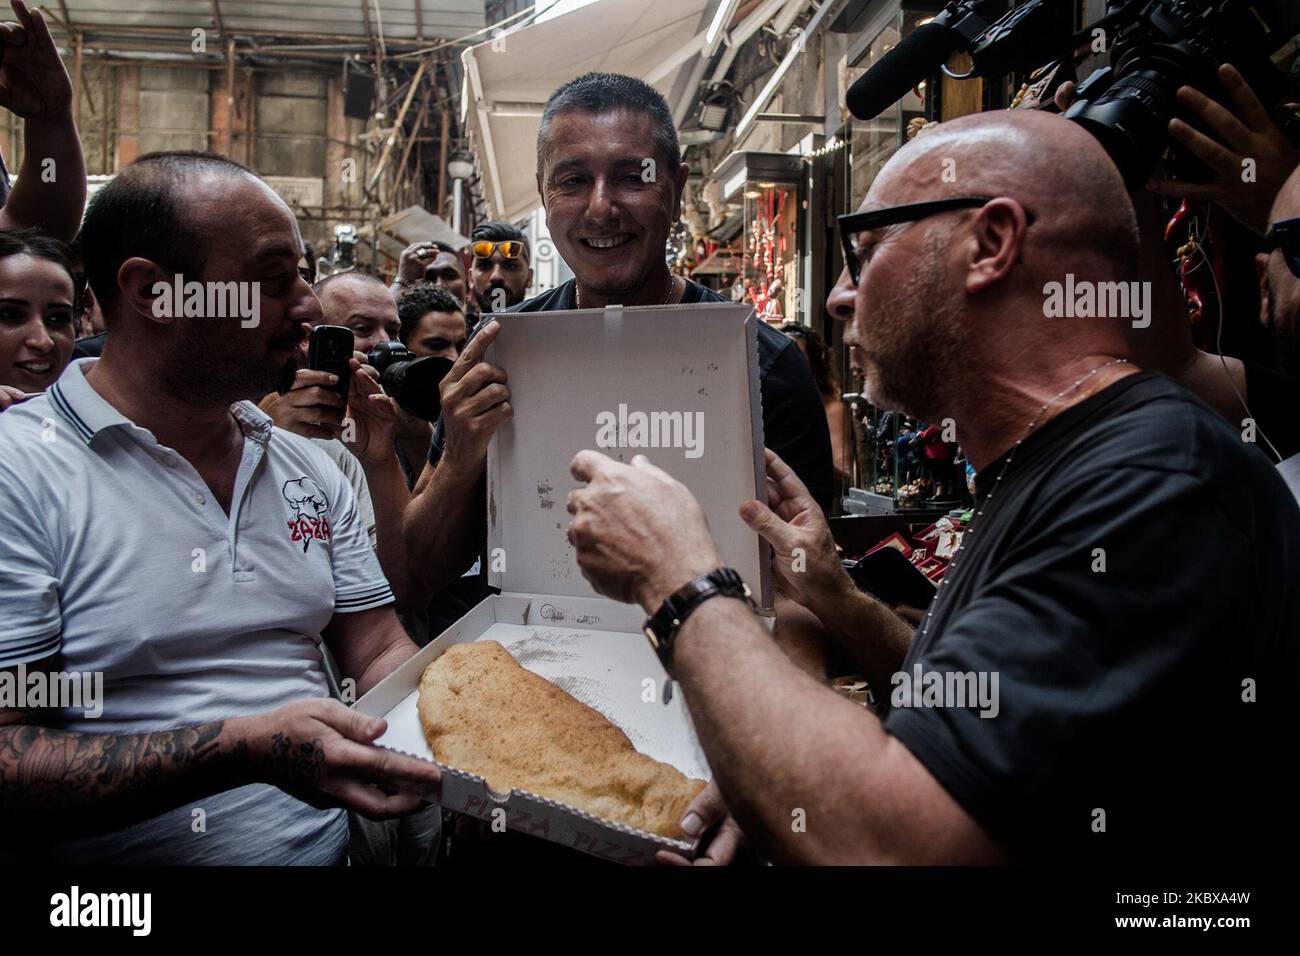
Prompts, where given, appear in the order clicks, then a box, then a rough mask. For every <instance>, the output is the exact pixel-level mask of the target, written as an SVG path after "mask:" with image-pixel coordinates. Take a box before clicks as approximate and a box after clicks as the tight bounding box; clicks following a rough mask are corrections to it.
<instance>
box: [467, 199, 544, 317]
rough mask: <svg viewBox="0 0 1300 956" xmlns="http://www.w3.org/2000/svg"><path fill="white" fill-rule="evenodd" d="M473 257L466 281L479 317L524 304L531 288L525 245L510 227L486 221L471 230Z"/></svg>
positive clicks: (520, 233) (511, 225) (508, 224)
mask: <svg viewBox="0 0 1300 956" xmlns="http://www.w3.org/2000/svg"><path fill="white" fill-rule="evenodd" d="M470 238H471V239H472V242H471V243H470V251H471V252H473V253H474V263H473V266H472V268H471V270H470V271H471V274H470V281H471V282H472V283H473V285H474V298H475V299H476V300H477V301H478V307H479V311H480V312H481V313H482V314H483V315H488V314H490V313H492V312H504V311H505V310H506V309H508V308H510V307H511V306H516V305H518V304H519V303H520V302H523V301H524V293H525V292H526V291H527V289H528V287H529V286H530V285H532V284H533V267H532V265H531V264H530V262H529V251H528V242H527V241H526V240H525V239H524V234H523V231H522V230H520V228H519V227H518V226H516V225H515V224H514V223H509V222H503V221H502V220H500V219H490V220H488V221H487V222H483V223H479V224H478V225H477V226H475V227H474V232H473V234H472V236H471V237H470Z"/></svg>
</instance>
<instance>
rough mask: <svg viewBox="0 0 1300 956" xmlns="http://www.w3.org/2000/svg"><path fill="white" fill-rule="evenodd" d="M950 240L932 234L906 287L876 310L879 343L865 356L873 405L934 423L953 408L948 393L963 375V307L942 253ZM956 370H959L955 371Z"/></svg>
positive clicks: (875, 335) (875, 333) (874, 337)
mask: <svg viewBox="0 0 1300 956" xmlns="http://www.w3.org/2000/svg"><path fill="white" fill-rule="evenodd" d="M947 245H948V239H947V236H932V237H931V238H930V240H929V241H928V242H927V243H926V245H925V247H924V251H923V254H922V256H921V257H920V258H919V260H918V264H917V269H916V271H915V273H914V274H913V278H912V281H911V283H910V284H909V287H908V289H907V290H906V291H905V292H904V293H903V295H902V296H900V297H897V298H896V299H894V301H893V302H892V303H890V304H887V305H885V306H884V307H883V308H881V306H879V305H878V306H876V307H874V311H875V312H876V313H877V315H876V316H875V318H874V319H873V320H871V321H870V322H869V324H870V326H871V328H872V329H873V332H872V334H871V335H869V336H863V339H864V340H866V341H874V342H875V343H877V346H878V347H876V348H874V349H872V350H871V351H870V352H864V353H863V359H864V364H865V373H866V378H865V382H866V388H867V393H868V397H869V399H870V401H871V403H872V404H873V405H876V406H877V407H880V408H885V409H890V410H893V411H899V412H902V413H903V414H905V415H907V416H909V417H912V418H919V419H922V420H924V421H933V420H935V419H937V418H938V417H939V415H940V414H941V413H940V411H939V410H940V409H943V408H947V407H949V405H950V402H949V401H948V398H947V396H948V393H949V392H950V391H951V388H952V386H953V384H954V381H955V376H956V375H957V374H959V372H960V365H959V363H956V362H954V358H955V357H957V356H960V355H961V353H962V351H963V349H962V342H961V330H962V325H961V322H960V305H959V304H958V303H956V302H954V301H953V299H952V292H951V290H950V289H949V288H947V285H946V283H945V279H946V276H945V273H944V269H945V265H944V260H943V256H942V250H943V249H946V248H947ZM954 366H957V367H954Z"/></svg>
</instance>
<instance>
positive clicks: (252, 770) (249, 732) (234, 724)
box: [217, 714, 266, 784]
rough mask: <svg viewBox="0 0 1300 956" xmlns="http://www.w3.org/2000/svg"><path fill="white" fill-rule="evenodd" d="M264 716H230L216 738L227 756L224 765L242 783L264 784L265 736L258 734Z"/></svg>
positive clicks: (222, 751) (223, 753)
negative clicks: (263, 747) (262, 738)
mask: <svg viewBox="0 0 1300 956" xmlns="http://www.w3.org/2000/svg"><path fill="white" fill-rule="evenodd" d="M260 717H261V715H259V714H252V715H249V716H245V717H228V718H226V720H225V722H224V724H223V725H222V728H221V734H220V736H219V737H218V739H217V746H218V747H220V749H221V753H222V755H223V756H224V758H225V759H224V760H223V763H224V764H225V765H226V767H228V768H229V770H230V771H231V772H232V773H231V776H232V777H234V778H235V779H236V780H237V781H239V783H240V784H246V783H259V782H262V781H263V777H264V769H265V768H264V764H265V757H266V754H265V753H264V752H263V750H262V749H261V747H260V746H259V740H260V739H261V737H262V736H263V735H262V734H260V733H259V721H260Z"/></svg>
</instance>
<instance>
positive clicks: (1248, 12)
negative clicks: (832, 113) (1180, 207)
mask: <svg viewBox="0 0 1300 956" xmlns="http://www.w3.org/2000/svg"><path fill="white" fill-rule="evenodd" d="M1297 6H1298V5H1297V4H1295V3H1294V2H1291V0H1110V2H1109V3H1108V4H1107V7H1106V15H1105V16H1104V17H1102V18H1101V19H1100V20H1098V21H1096V22H1095V23H1092V24H1089V25H1088V26H1087V27H1086V28H1085V29H1084V30H1082V31H1080V32H1079V33H1077V34H1076V33H1072V32H1071V23H1070V17H1069V4H1068V3H1067V2H1066V0H1031V2H1029V3H1024V4H1022V5H1020V6H1018V7H1016V8H1014V9H1012V10H1010V11H1009V12H1007V13H1006V14H1005V15H1003V16H1002V17H1000V18H999V19H997V20H994V21H992V22H990V20H989V15H987V14H986V13H985V12H984V11H985V10H987V9H988V8H989V7H990V0H954V2H951V3H948V4H947V5H946V6H945V7H944V8H943V10H942V11H941V12H940V13H939V14H938V15H936V16H935V17H934V19H933V20H931V21H930V22H929V23H925V24H923V25H922V26H919V27H917V28H916V29H915V30H914V31H913V32H912V33H910V34H909V35H908V36H907V37H905V38H904V39H903V40H902V42H900V43H899V44H898V45H897V46H895V47H894V48H893V49H892V50H890V51H889V52H888V53H887V54H885V56H884V57H882V58H881V60H880V62H879V63H877V64H876V65H875V66H873V67H872V68H871V69H870V70H869V71H868V72H867V73H866V74H865V75H863V76H862V77H860V78H859V79H858V80H857V82H855V83H854V84H853V86H852V87H851V88H850V90H849V92H848V95H847V101H848V107H849V110H850V112H852V113H853V115H854V116H856V117H858V118H859V119H872V118H873V117H875V116H877V115H879V114H880V113H881V112H882V111H883V110H885V109H886V108H887V107H889V106H890V105H892V104H893V103H894V102H896V101H897V100H899V99H900V98H901V97H902V96H903V95H904V94H906V93H907V91H908V90H910V89H912V87H914V86H916V85H917V84H918V83H919V82H920V81H921V80H923V79H925V78H926V77H927V76H929V75H930V74H931V73H932V72H933V71H934V70H935V68H936V67H939V68H941V69H942V70H943V72H944V73H946V74H947V75H948V76H951V77H953V78H955V79H965V78H967V77H972V76H981V77H985V78H994V77H998V76H1002V75H1004V74H1006V73H1009V72H1012V71H1017V72H1029V71H1031V70H1034V69H1037V68H1038V67H1041V66H1044V65H1047V64H1049V63H1051V62H1052V61H1054V60H1055V61H1061V60H1064V59H1066V58H1069V57H1071V56H1072V55H1073V53H1074V51H1075V50H1077V49H1079V48H1080V47H1082V46H1084V45H1087V44H1090V43H1091V42H1092V41H1093V40H1094V39H1095V38H1096V37H1098V36H1101V37H1103V38H1104V39H1105V42H1106V45H1107V49H1108V50H1109V52H1110V57H1111V62H1110V66H1107V67H1104V68H1102V69H1100V70H1097V71H1096V72H1094V73H1093V74H1092V75H1091V76H1089V77H1088V78H1087V79H1085V80H1084V81H1083V82H1082V83H1081V84H1079V86H1078V88H1077V90H1076V99H1075V101H1074V102H1073V103H1072V104H1071V105H1070V107H1069V109H1068V110H1067V111H1066V113H1065V116H1066V118H1068V119H1071V120H1073V121H1075V122H1076V123H1079V124H1080V125H1081V126H1083V127H1084V128H1085V129H1087V130H1088V132H1090V133H1092V135H1093V136H1095V137H1096V138H1097V139H1098V140H1099V141H1100V142H1101V144H1102V146H1104V147H1105V149H1106V151H1107V153H1109V154H1110V157H1111V159H1113V160H1114V161H1115V165H1116V166H1118V167H1119V170H1120V172H1121V173H1122V174H1123V176H1124V179H1125V181H1126V182H1128V183H1129V184H1130V185H1136V184H1139V183H1143V182H1145V181H1146V180H1147V179H1148V178H1149V177H1150V175H1151V173H1152V171H1153V170H1154V169H1155V167H1156V164H1157V163H1158V162H1159V160H1160V157H1161V155H1162V154H1163V152H1164V149H1165V146H1166V144H1167V143H1168V137H1167V129H1168V125H1169V120H1170V118H1171V117H1172V116H1173V114H1174V108H1175V94H1176V93H1177V91H1178V88H1179V87H1180V86H1183V85H1190V86H1195V87H1197V88H1199V89H1201V90H1211V89H1216V88H1218V79H1217V76H1216V71H1217V69H1218V67H1219V65H1220V64H1222V63H1231V64H1233V65H1234V66H1236V67H1237V69H1238V70H1240V71H1241V74H1242V76H1243V77H1244V78H1245V80H1246V82H1247V83H1248V84H1249V85H1250V86H1251V88H1252V89H1253V90H1254V91H1255V92H1256V94H1257V95H1258V96H1259V97H1260V99H1261V101H1262V102H1264V103H1265V104H1267V105H1272V104H1273V103H1275V102H1277V100H1278V99H1279V98H1280V97H1281V96H1282V95H1283V93H1284V92H1285V91H1286V90H1287V88H1288V78H1287V76H1286V75H1285V74H1284V73H1283V72H1282V71H1281V70H1279V69H1277V67H1275V66H1274V65H1273V62H1272V60H1271V59H1270V57H1271V56H1272V54H1274V53H1276V52H1277V51H1278V50H1279V49H1281V48H1282V46H1284V45H1285V44H1286V43H1287V42H1288V41H1289V40H1290V39H1291V38H1292V37H1293V36H1294V35H1295V34H1296V33H1297V32H1300V9H1297ZM1099 30H1100V31H1103V32H1102V33H1101V34H1098V33H1097V31H1099ZM957 51H965V52H967V53H969V54H970V56H971V61H972V64H973V66H972V68H971V70H970V71H969V72H967V73H964V74H955V73H953V72H952V71H951V70H949V69H948V67H947V66H946V65H944V63H945V61H946V60H947V59H948V57H949V56H951V55H952V54H953V53H955V52H957ZM1279 125H1280V126H1282V128H1283V129H1284V130H1285V131H1286V132H1287V134H1288V135H1289V136H1291V138H1292V140H1293V141H1296V140H1297V138H1300V130H1297V128H1296V123H1295V118H1294V116H1292V117H1290V118H1288V119H1286V120H1282V121H1281V122H1279Z"/></svg>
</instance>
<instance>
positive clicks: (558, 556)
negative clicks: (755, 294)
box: [356, 303, 771, 863]
mask: <svg viewBox="0 0 1300 956" xmlns="http://www.w3.org/2000/svg"><path fill="white" fill-rule="evenodd" d="M497 318H498V321H500V323H501V333H500V335H499V337H498V338H497V341H496V342H495V343H493V345H492V348H491V350H490V351H489V352H488V356H487V357H488V360H489V361H491V362H493V363H495V364H497V365H500V366H501V367H502V368H504V369H505V370H506V372H507V374H508V375H509V377H510V390H511V404H512V405H513V406H514V409H515V414H514V419H513V421H512V422H510V423H509V424H508V425H506V426H505V427H504V428H502V429H501V431H500V432H499V433H498V434H497V436H496V437H495V438H494V439H493V441H492V445H491V447H490V449H489V452H488V466H487V473H488V554H489V565H490V571H489V580H490V582H491V583H492V585H493V586H495V587H499V588H500V589H501V591H502V593H501V594H500V595H494V596H492V597H489V598H487V599H486V600H484V601H483V602H482V603H480V604H479V605H478V606H477V607H475V608H474V609H473V610H471V611H470V612H469V613H468V614H466V615H465V616H464V617H463V618H461V619H460V620H459V621H457V622H456V624H455V625H453V626H452V627H451V628H449V629H448V630H447V631H445V632H444V633H443V634H442V635H441V636H439V637H438V638H437V639H435V640H434V641H432V642H431V643H430V644H429V645H427V646H426V647H425V648H423V649H422V650H421V651H420V652H419V653H418V654H416V655H415V656H414V657H413V658H411V660H409V661H407V662H406V663H405V664H404V665H402V666H401V667H399V668H398V669H397V670H396V671H394V672H393V673H392V674H390V675H389V676H388V677H387V678H385V679H384V680H383V681H381V682H380V683H379V684H378V685H377V686H375V687H374V688H373V689H371V691H370V692H369V693H368V694H366V695H365V696H364V697H362V698H361V700H359V701H358V702H357V704H356V707H357V709H358V710H360V711H362V712H363V713H366V714H370V715H374V716H382V717H385V718H386V719H387V721H388V730H387V732H386V733H385V734H384V736H383V737H381V738H380V740H379V744H380V745H382V746H386V747H391V748H393V749H395V750H399V751H402V752H404V753H409V754H413V755H415V756H419V757H424V758H427V759H434V755H433V753H432V751H431V750H430V748H429V745H428V743H427V741H426V740H425V736H424V732H423V729H422V728H421V726H420V721H419V715H418V713H417V710H416V702H417V698H418V696H419V694H418V687H419V681H420V677H421V675H422V674H423V673H424V670H425V668H426V667H428V665H429V664H430V663H432V662H433V661H434V660H436V659H437V658H438V657H439V656H440V655H441V654H442V653H443V651H445V650H446V649H447V648H448V647H449V646H450V645H452V644H457V643H462V642H467V641H479V640H495V641H499V642H500V643H501V644H502V645H503V646H504V647H505V648H506V650H508V651H509V652H510V653H511V654H512V655H513V656H514V657H515V659H516V660H517V661H518V662H519V663H520V664H521V665H522V666H524V667H526V668H528V669H529V670H531V671H533V672H534V673H536V674H538V675H540V676H542V677H544V678H546V679H547V680H550V681H551V682H553V683H555V684H556V685H558V686H559V687H561V688H562V689H564V690H565V691H567V692H568V693H570V694H572V695H573V696H574V697H576V698H577V699H579V700H581V701H582V702H583V703H585V704H587V705H589V706H591V707H594V708H595V709H596V710H598V711H600V712H601V713H602V714H604V715H605V716H606V717H607V718H609V720H611V721H612V722H613V723H614V724H616V725H617V726H618V727H620V728H621V729H622V730H623V731H624V732H625V733H626V734H627V735H628V737H629V738H630V739H631V740H632V743H633V744H634V745H635V746H636V748H637V750H639V751H641V752H642V753H644V754H648V755H649V756H651V757H653V758H655V759H656V760H662V761H664V762H666V763H669V764H672V765H673V766H675V767H676V768H677V769H679V770H681V771H682V772H683V773H685V774H687V775H688V776H690V777H696V778H700V779H708V778H709V776H710V775H711V774H710V771H709V767H708V764H707V762H706V760H705V757H704V754H703V752H702V751H701V749H700V746H699V743H698V741H697V740H696V737H695V731H694V728H693V727H692V725H691V720H690V716H689V713H688V712H687V709H686V707H685V706H684V703H683V701H682V695H681V694H680V693H675V694H673V695H672V698H671V700H670V701H669V702H668V703H667V704H664V703H663V688H664V684H665V681H666V675H665V673H664V670H663V667H662V665H661V664H660V663H659V659H658V658H657V657H656V655H655V653H654V651H653V650H652V649H651V647H650V644H649V642H648V641H647V640H646V638H645V635H644V634H643V633H642V631H641V625H642V623H643V621H644V614H643V613H642V611H641V609H640V608H638V607H635V606H633V605H629V604H622V603H619V602H616V601H610V600H608V599H606V598H603V597H601V596H599V595H598V594H596V592H595V591H594V590H593V589H592V588H591V586H590V585H589V584H588V583H587V581H586V579H585V578H583V577H582V574H581V571H580V570H579V568H578V565H577V562H576V561H575V559H574V551H573V547H572V546H571V545H570V544H569V542H568V539H567V537H566V531H567V529H568V525H569V520H570V516H569V514H568V512H567V511H566V509H565V501H566V496H567V494H568V492H569V490H570V489H572V488H574V487H576V482H575V481H574V479H573V478H572V476H571V475H570V474H569V463H570V462H571V461H572V459H573V456H574V455H575V454H576V453H577V452H578V451H580V450H582V449H584V448H597V449H598V450H602V451H604V452H605V453H607V454H609V455H610V456H611V457H614V458H616V459H618V460H621V461H630V460H631V458H632V456H633V455H635V454H644V455H645V456H646V457H647V458H649V459H650V460H651V461H652V462H654V463H655V464H656V465H658V466H659V467H661V468H663V469H665V470H666V471H668V472H669V473H670V474H672V475H673V476H674V477H676V478H677V479H679V480H680V481H682V482H683V483H684V484H686V485H687V487H689V488H690V489H691V491H692V492H694V494H695V495H696V497H697V498H699V500H700V502H701V504H702V506H703V508H704V513H705V515H706V516H707V518H708V521H709V527H710V529H711V530H712V532H713V535H714V538H715V540H716V541H717V543H718V547H719V550H720V551H721V554H722V559H723V561H724V562H725V563H726V564H727V565H729V566H731V567H734V568H736V570H738V571H739V572H740V574H741V575H742V577H744V579H745V580H746V582H748V583H749V585H750V587H751V588H752V589H753V591H754V597H755V599H756V600H758V601H759V604H760V606H761V607H762V608H763V609H765V610H767V609H770V607H771V587H770V581H769V578H768V568H767V560H766V550H765V545H763V544H762V542H761V541H760V539H759V538H758V536H757V535H756V534H754V532H752V531H751V530H750V529H749V528H748V527H747V526H746V525H745V524H744V522H743V521H742V520H741V519H740V516H739V514H738V511H737V509H738V508H739V506H740V504H741V502H743V501H745V500H746V499H748V498H754V497H757V496H758V494H759V491H760V490H761V489H763V488H764V487H765V482H764V464H763V418H762V406H761V402H760V397H759V373H758V351H757V341H758V340H757V321H758V320H757V318H756V317H755V315H754V313H753V310H752V309H751V308H750V307H749V306H746V305H733V304H730V303H708V304H698V305H679V306H657V307H637V308H627V309H623V308H618V307H613V308H609V309H585V310H577V311H570V312H541V313H527V314H503V315H499V316H497ZM638 412H640V413H644V414H645V415H646V419H645V420H644V421H643V420H641V419H639V418H638V417H637V416H636V414H635V413H638ZM651 413H659V416H658V417H657V418H652V417H651ZM672 413H680V414H679V415H677V416H676V418H674V417H673V415H672ZM688 416H689V418H688ZM652 423H653V426H652ZM642 425H645V426H646V427H641V426H642ZM602 426H603V431H602ZM651 426H652V427H651ZM688 426H689V431H688ZM656 428H657V433H656V431H655V429H656ZM611 437H612V438H613V440H614V442H615V443H616V444H617V443H621V444H622V445H624V446H627V447H605V448H600V447H599V446H600V444H601V442H602V440H603V441H604V443H605V444H606V445H609V444H610V439H611ZM656 437H657V438H658V445H659V447H642V446H641V443H648V442H653V441H654V440H655V439H656ZM634 444H635V445H636V447H632V445H634ZM440 766H442V769H443V785H442V796H441V801H442V805H443V806H445V807H448V808H449V809H452V810H456V811H458V812H462V813H468V814H471V815H473V816H476V817H479V818H482V819H485V820H489V821H496V822H500V823H503V824H504V825H505V826H506V827H507V828H510V829H515V830H520V831H523V832H526V833H533V834H535V835H537V836H540V837H543V838H544V839H547V840H551V841H554V842H558V843H562V844H565V845H567V846H570V847H573V848H575V849H578V850H581V851H584V852H586V853H590V854H593V855H595V856H599V857H604V858H606V859H611V860H617V861H619V862H623V863H650V862H652V861H653V859H654V854H655V851H656V850H658V849H661V848H668V849H673V850H676V851H677V852H680V853H683V854H685V855H687V856H690V855H693V853H694V852H695V847H694V846H693V845H692V844H690V843H687V842H685V841H684V840H672V839H668V838H665V837H662V836H658V835H655V834H650V833H645V832H642V831H638V830H635V829H632V828H630V827H627V826H624V825H622V824H617V823H613V822H610V821H607V820H601V819H598V818H596V817H594V816H592V815H591V814H588V813H585V812H583V811H581V810H578V809H576V808H574V807H570V806H567V805H565V804H562V803H559V802H557V801H554V800H549V799H547V798H545V797H541V796H538V795H536V794H532V793H529V792H527V791H524V790H519V789H516V790H512V791H511V792H510V793H508V794H502V793H494V792H492V791H491V790H490V789H489V788H488V786H487V784H486V783H485V782H484V780H483V779H482V778H481V777H478V776H476V775H474V774H470V773H466V772H463V771H460V770H458V769H456V768H454V767H449V766H446V765H444V764H441V763H440ZM502 811H504V812H502Z"/></svg>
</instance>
